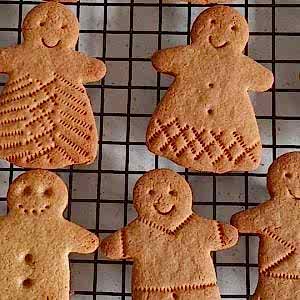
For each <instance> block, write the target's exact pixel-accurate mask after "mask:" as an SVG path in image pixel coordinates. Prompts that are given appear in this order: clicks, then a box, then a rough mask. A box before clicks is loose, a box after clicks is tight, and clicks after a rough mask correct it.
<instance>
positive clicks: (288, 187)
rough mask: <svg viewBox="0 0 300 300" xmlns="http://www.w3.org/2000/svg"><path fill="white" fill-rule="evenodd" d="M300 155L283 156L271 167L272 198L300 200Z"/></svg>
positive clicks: (269, 181)
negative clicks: (285, 197)
mask: <svg viewBox="0 0 300 300" xmlns="http://www.w3.org/2000/svg"><path fill="white" fill-rule="evenodd" d="M299 166H300V153H299V152H292V153H287V154H285V155H282V156H281V157H280V158H278V159H277V160H276V161H275V162H274V163H273V164H272V165H271V167H270V169H269V173H268V190H269V193H270V194H271V195H272V196H275V197H276V196H277V197H280V196H281V197H284V196H287V197H288V196H292V197H294V198H295V199H300V184H299V183H300V172H299V169H298V167H299Z"/></svg>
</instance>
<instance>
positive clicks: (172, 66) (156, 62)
mask: <svg viewBox="0 0 300 300" xmlns="http://www.w3.org/2000/svg"><path fill="white" fill-rule="evenodd" d="M185 49H186V47H185V46H179V47H175V48H168V49H163V50H159V51H157V52H155V53H154V54H153V56H152V58H151V61H152V65H153V67H154V68H155V69H156V70H157V71H158V72H161V73H166V74H169V75H173V76H175V75H177V74H178V71H179V70H178V68H179V64H180V63H182V59H183V57H184V52H185Z"/></svg>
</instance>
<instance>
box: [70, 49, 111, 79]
mask: <svg viewBox="0 0 300 300" xmlns="http://www.w3.org/2000/svg"><path fill="white" fill-rule="evenodd" d="M73 54H74V57H73V60H74V62H75V63H77V64H78V65H79V72H80V75H81V79H82V83H83V84H85V83H89V82H94V81H98V80H101V79H102V78H103V77H104V76H105V74H106V66H105V64H104V62H103V61H101V60H99V59H96V58H93V57H89V56H87V55H85V54H84V53H80V52H76V51H74V52H73ZM75 69H78V68H75Z"/></svg>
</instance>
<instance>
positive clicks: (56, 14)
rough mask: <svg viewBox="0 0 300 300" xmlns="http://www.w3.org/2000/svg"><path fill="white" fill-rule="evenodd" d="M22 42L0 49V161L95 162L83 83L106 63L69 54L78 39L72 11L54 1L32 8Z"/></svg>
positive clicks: (25, 163)
mask: <svg viewBox="0 0 300 300" xmlns="http://www.w3.org/2000/svg"><path fill="white" fill-rule="evenodd" d="M23 35H24V42H23V43H22V44H21V45H18V46H15V47H9V48H6V49H0V72H2V73H7V74H8V75H9V80H8V82H7V84H6V86H5V88H4V90H3V93H2V95H1V97H0V137H1V142H0V158H2V159H6V160H8V161H9V162H11V163H14V164H16V165H18V166H21V167H30V168H45V169H52V168H60V167H64V166H68V165H72V164H84V163H91V162H93V161H94V159H95V157H96V154H97V143H98V138H97V130H96V124H95V120H94V116H93V112H92V108H91V105H90V101H89V98H88V95H87V93H86V90H85V88H84V86H83V84H84V83H88V82H91V81H97V80H100V79H101V78H102V77H103V76H104V75H105V65H104V64H103V62H101V61H100V60H97V59H94V58H90V57H88V56H86V55H84V54H82V53H79V52H76V51H74V50H72V48H73V47H75V45H76V42H77V40H78V35H79V27H78V21H77V19H76V17H75V16H74V15H73V13H72V12H71V11H70V10H69V9H67V8H66V7H65V6H63V5H62V4H59V3H56V2H48V3H43V4H40V5H38V6H36V7H35V8H33V9H32V10H31V11H30V12H29V14H28V15H27V16H26V18H25V20H24V24H23Z"/></svg>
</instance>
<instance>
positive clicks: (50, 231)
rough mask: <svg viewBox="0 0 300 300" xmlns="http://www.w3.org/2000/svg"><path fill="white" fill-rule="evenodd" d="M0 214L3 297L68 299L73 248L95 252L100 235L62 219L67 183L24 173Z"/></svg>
mask: <svg viewBox="0 0 300 300" xmlns="http://www.w3.org/2000/svg"><path fill="white" fill-rule="evenodd" d="M7 201H8V207H9V213H8V215H7V216H6V217H1V218H0V269H1V274H0V286H1V299H3V300H11V299H16V300H21V299H22V300H23V299H24V300H25V299H26V300H27V299H28V300H29V299H43V300H46V299H49V300H50V299H51V300H54V299H56V300H57V299H59V300H67V299H69V292H70V291H69V282H70V270H69V261H68V254H69V253H70V252H77V253H91V252H94V251H95V250H96V249H97V247H98V244H99V241H98V238H97V236H95V235H94V234H92V233H90V232H89V231H87V230H85V229H83V228H81V227H79V226H78V225H76V224H74V223H71V222H69V221H67V220H65V219H64V218H63V211H64V209H65V208H66V206H67V202H68V191H67V188H66V186H65V184H64V182H63V181H62V180H61V179H60V178H59V177H58V176H57V175H55V174H54V173H50V172H48V171H42V170H35V171H30V172H27V173H25V174H22V175H21V176H19V177H18V178H17V179H16V180H15V181H14V182H13V183H12V185H11V186H10V188H9V191H8V196H7Z"/></svg>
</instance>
